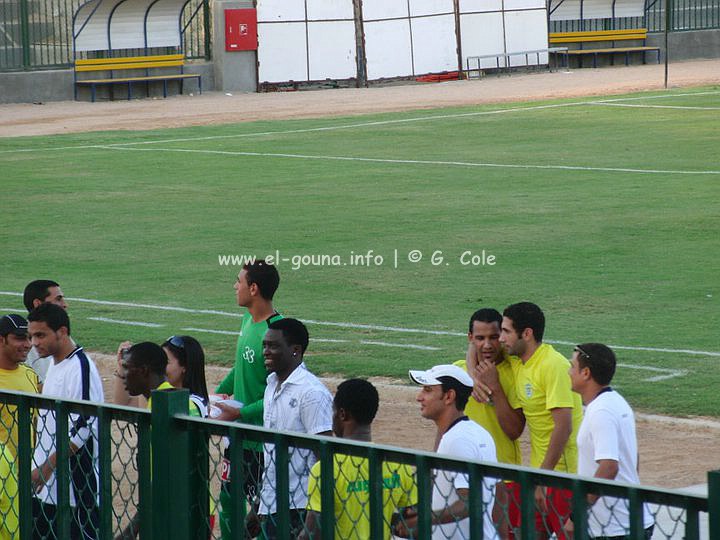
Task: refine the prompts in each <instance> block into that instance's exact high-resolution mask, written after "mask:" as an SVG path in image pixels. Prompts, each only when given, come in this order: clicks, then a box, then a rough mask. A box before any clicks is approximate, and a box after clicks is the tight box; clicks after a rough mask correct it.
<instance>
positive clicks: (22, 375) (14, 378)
mask: <svg viewBox="0 0 720 540" xmlns="http://www.w3.org/2000/svg"><path fill="white" fill-rule="evenodd" d="M0 388H2V389H3V390H16V391H18V392H28V393H30V394H37V391H38V378H37V374H36V373H35V372H34V371H33V370H32V369H30V368H29V367H27V366H26V365H24V364H20V365H19V366H18V367H17V369H13V370H9V369H0ZM31 437H32V435H31ZM31 443H33V444H34V441H31ZM0 445H2V446H4V447H5V448H6V450H7V451H8V452H9V453H10V455H11V456H13V457H14V456H16V455H17V447H18V418H17V407H16V406H15V405H8V404H6V403H0Z"/></svg>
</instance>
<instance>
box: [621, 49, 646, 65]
mask: <svg viewBox="0 0 720 540" xmlns="http://www.w3.org/2000/svg"><path fill="white" fill-rule="evenodd" d="M644 63H645V55H644V54H643V64H644ZM625 65H626V66H629V65H630V51H625Z"/></svg>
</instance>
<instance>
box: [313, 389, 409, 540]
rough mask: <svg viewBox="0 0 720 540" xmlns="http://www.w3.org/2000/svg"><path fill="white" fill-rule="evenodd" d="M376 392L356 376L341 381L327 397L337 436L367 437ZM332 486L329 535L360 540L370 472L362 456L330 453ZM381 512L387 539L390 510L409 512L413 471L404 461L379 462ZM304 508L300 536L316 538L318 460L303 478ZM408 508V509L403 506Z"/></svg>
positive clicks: (365, 526)
mask: <svg viewBox="0 0 720 540" xmlns="http://www.w3.org/2000/svg"><path fill="white" fill-rule="evenodd" d="M378 405H379V397H378V393H377V390H376V389H375V387H374V386H373V385H372V384H371V383H369V382H368V381H365V380H362V379H349V380H347V381H344V382H342V383H341V384H340V385H339V386H338V389H337V393H336V394H335V398H334V399H333V432H334V433H335V435H336V436H337V437H342V438H345V439H351V440H355V441H365V442H370V441H371V440H372V433H371V424H372V421H373V420H374V419H375V415H376V414H377V410H378ZM333 473H334V474H333V476H334V484H335V491H334V494H333V499H334V501H335V508H334V512H335V519H334V520H333V521H334V523H335V538H338V539H340V538H342V539H344V540H363V539H365V538H370V485H369V484H370V483H369V479H370V473H369V467H368V460H367V459H366V458H364V457H358V456H350V455H345V454H335V459H334V464H333ZM382 478H383V487H382V492H383V517H384V520H385V526H384V530H385V535H384V538H390V525H391V522H392V520H393V515H394V514H396V513H397V514H402V515H408V514H407V512H410V513H411V514H412V515H414V514H415V512H414V510H409V509H410V507H412V506H414V505H415V504H416V503H417V486H416V484H415V479H414V472H413V470H412V468H411V467H409V466H408V465H402V464H399V463H391V462H387V461H386V462H384V463H383V464H382ZM307 509H308V513H307V516H306V518H305V529H304V530H303V532H302V534H301V535H300V539H302V540H305V539H307V538H319V537H320V512H321V511H322V501H321V496H320V463H319V462H318V463H315V465H313V468H312V470H311V472H310V479H309V482H308V506H307ZM405 509H408V510H405Z"/></svg>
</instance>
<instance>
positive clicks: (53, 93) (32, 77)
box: [0, 62, 215, 103]
mask: <svg viewBox="0 0 720 540" xmlns="http://www.w3.org/2000/svg"><path fill="white" fill-rule="evenodd" d="M185 73H198V74H200V75H202V84H203V91H211V90H214V89H215V77H214V73H213V64H212V62H191V63H188V64H186V65H185ZM0 88H2V92H0V103H40V102H44V101H67V100H72V99H74V95H75V94H74V81H73V70H72V69H58V70H50V71H19V72H9V73H0ZM148 92H149V97H162V83H161V82H157V83H151V84H150V87H149V89H147V90H146V88H145V84H144V83H135V84H134V85H133V96H135V97H139V98H141V97H147V96H148ZM183 92H184V93H185V94H190V93H197V92H198V88H197V81H195V80H188V81H185V82H184V87H183ZM178 93H180V87H179V85H178V83H177V82H169V83H168V95H170V96H172V95H175V94H178ZM126 96H127V90H126V88H125V87H123V86H122V85H116V86H114V87H112V88H110V87H108V86H98V87H97V99H98V100H107V99H111V97H112V98H114V99H125V97H126ZM78 100H79V101H90V88H89V87H86V86H84V87H81V88H79V89H78Z"/></svg>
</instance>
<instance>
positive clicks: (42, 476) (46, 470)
mask: <svg viewBox="0 0 720 540" xmlns="http://www.w3.org/2000/svg"><path fill="white" fill-rule="evenodd" d="M28 321H29V334H30V337H31V339H32V344H33V345H34V346H35V348H36V349H37V351H38V353H39V354H40V355H41V356H43V357H46V356H51V357H52V358H53V363H51V364H50V367H49V368H48V371H47V376H46V378H45V384H44V386H43V390H42V394H43V396H48V397H57V398H61V399H71V400H80V399H84V400H89V401H93V402H95V403H102V402H103V400H104V396H103V388H102V382H101V380H100V375H99V374H98V371H97V368H96V367H95V364H94V363H93V361H92V360H91V359H90V358H89V357H88V356H87V355H86V354H85V352H84V351H83V349H82V347H77V346H75V344H74V343H73V341H72V340H71V339H70V319H69V318H68V315H67V313H66V312H65V310H64V309H62V308H61V307H59V306H57V305H55V304H50V303H44V304H41V305H40V306H38V307H37V308H36V309H34V310H33V311H32V312H31V313H30V315H28ZM37 431H38V436H37V444H36V446H35V454H34V456H33V467H34V469H33V471H32V475H31V481H32V488H33V491H34V493H35V496H34V498H33V521H34V534H33V537H34V538H49V539H53V540H55V539H56V540H61V539H60V537H59V536H58V531H57V525H58V524H57V505H58V503H59V497H58V493H57V480H56V475H55V471H56V470H57V468H58V467H68V468H69V475H70V490H69V491H70V493H69V499H70V506H71V507H72V520H71V525H70V527H71V530H70V535H71V538H73V539H75V538H77V539H80V540H90V539H95V538H97V537H98V528H99V513H98V507H97V504H98V425H97V419H96V418H92V417H85V416H80V415H78V414H74V413H73V414H69V415H68V434H67V437H68V438H69V439H70V444H69V450H70V459H69V462H66V463H64V464H63V463H58V462H57V447H56V445H55V441H56V437H59V436H64V435H60V434H57V423H56V417H55V411H53V410H48V409H42V410H41V411H40V414H39V415H38V422H37ZM63 540H64V539H63Z"/></svg>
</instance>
